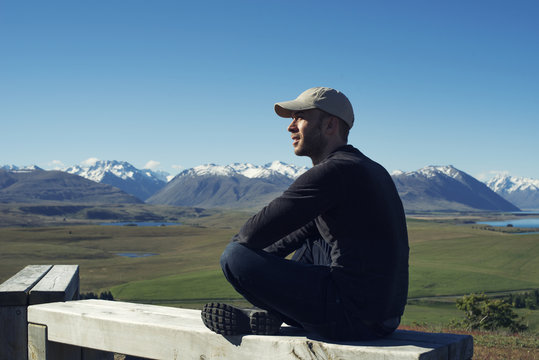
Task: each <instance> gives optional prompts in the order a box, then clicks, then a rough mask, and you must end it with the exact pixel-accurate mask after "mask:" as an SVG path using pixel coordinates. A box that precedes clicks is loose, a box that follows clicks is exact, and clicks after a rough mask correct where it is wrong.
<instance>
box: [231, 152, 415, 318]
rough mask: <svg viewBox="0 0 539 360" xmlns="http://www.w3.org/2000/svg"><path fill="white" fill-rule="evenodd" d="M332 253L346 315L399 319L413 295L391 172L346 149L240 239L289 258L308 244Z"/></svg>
mask: <svg viewBox="0 0 539 360" xmlns="http://www.w3.org/2000/svg"><path fill="white" fill-rule="evenodd" d="M313 236H314V237H317V238H320V237H322V238H323V239H325V241H327V242H328V243H329V244H330V245H331V247H332V250H331V259H332V263H331V276H332V279H333V281H334V283H335V285H336V287H337V290H338V292H339V296H340V297H341V299H342V301H343V305H344V306H345V308H346V310H347V312H348V314H349V317H350V318H351V319H352V320H353V319H354V318H357V319H362V320H371V321H380V320H384V319H388V318H392V317H396V316H400V315H402V313H403V311H404V306H405V304H406V298H407V293H408V254H409V248H408V235H407V230H406V220H405V215H404V210H403V207H402V202H401V200H400V198H399V195H398V193H397V190H396V188H395V185H394V183H393V180H392V179H391V176H390V175H389V174H388V172H387V171H386V170H385V169H384V168H383V167H382V166H381V165H379V164H377V163H376V162H374V161H372V160H371V159H369V158H368V157H366V156H365V155H363V154H362V153H361V152H360V151H359V150H357V149H355V148H354V147H352V146H350V145H347V146H344V147H341V148H339V149H337V150H336V151H334V152H333V153H331V154H330V155H329V156H328V157H327V158H326V159H325V160H323V161H322V162H320V163H319V164H318V165H316V166H314V167H313V168H311V169H310V170H308V171H307V172H305V173H304V174H303V175H301V176H300V177H299V178H298V179H297V180H296V181H295V182H294V183H293V184H292V185H291V186H290V187H289V188H288V189H287V190H286V191H285V192H284V193H283V195H281V196H280V197H278V198H276V199H275V200H273V201H272V202H271V203H269V204H268V205H267V206H266V207H264V208H263V209H262V210H261V211H260V212H258V213H257V214H256V215H254V216H253V217H252V218H250V219H249V220H248V221H247V222H246V223H245V225H244V226H243V227H242V228H241V230H240V232H239V234H237V235H236V236H235V239H234V240H235V241H238V242H240V243H242V244H244V245H246V246H248V247H251V248H256V249H265V250H266V251H268V252H270V253H273V254H275V255H277V256H281V257H285V256H286V255H288V254H290V253H291V252H292V251H294V250H296V249H298V248H299V247H300V246H301V245H302V244H303V242H304V241H305V239H307V238H310V237H313Z"/></svg>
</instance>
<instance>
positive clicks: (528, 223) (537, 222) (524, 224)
mask: <svg viewBox="0 0 539 360" xmlns="http://www.w3.org/2000/svg"><path fill="white" fill-rule="evenodd" d="M477 223H478V224H483V225H490V226H502V227H504V226H507V225H509V224H511V225H513V226H514V227H521V228H539V218H530V219H512V220H503V221H478V222H477Z"/></svg>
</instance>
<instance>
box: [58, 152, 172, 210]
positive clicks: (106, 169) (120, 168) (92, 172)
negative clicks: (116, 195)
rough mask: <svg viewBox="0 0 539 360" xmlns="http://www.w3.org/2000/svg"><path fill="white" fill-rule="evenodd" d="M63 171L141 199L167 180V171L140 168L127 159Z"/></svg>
mask: <svg viewBox="0 0 539 360" xmlns="http://www.w3.org/2000/svg"><path fill="white" fill-rule="evenodd" d="M63 171H65V172H67V173H69V174H75V175H79V176H82V177H83V178H86V179H89V180H92V181H95V182H98V183H103V184H108V185H112V186H115V187H117V188H119V189H121V190H123V191H125V192H126V193H128V194H131V195H134V196H136V197H137V198H139V199H141V200H146V199H147V198H149V197H150V196H152V195H153V194H155V193H156V192H157V191H159V190H160V189H162V188H163V187H164V186H165V185H166V183H167V181H166V176H167V175H168V174H167V173H163V172H160V173H157V172H154V171H152V170H149V169H142V170H139V169H137V168H136V167H134V166H133V165H131V164H130V163H128V162H126V161H115V160H112V161H110V160H105V161H103V160H96V161H94V162H90V163H87V164H85V165H76V166H72V167H69V168H66V169H63Z"/></svg>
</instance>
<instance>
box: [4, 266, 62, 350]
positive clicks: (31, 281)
mask: <svg viewBox="0 0 539 360" xmlns="http://www.w3.org/2000/svg"><path fill="white" fill-rule="evenodd" d="M51 267H52V266H51V265H28V266H26V267H25V268H24V269H22V270H21V271H19V272H18V273H17V274H15V275H14V276H12V277H11V278H10V279H8V280H6V281H5V282H4V283H3V284H0V360H27V359H28V357H27V355H28V350H27V343H28V323H27V320H26V316H27V308H28V294H29V292H30V290H31V289H32V288H33V287H34V285H35V284H37V283H38V282H39V280H41V279H42V278H43V277H44V276H45V275H46V274H47V272H48V271H49V270H50V269H51Z"/></svg>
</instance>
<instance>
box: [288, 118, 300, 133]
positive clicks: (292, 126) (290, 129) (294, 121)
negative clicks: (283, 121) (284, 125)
mask: <svg viewBox="0 0 539 360" xmlns="http://www.w3.org/2000/svg"><path fill="white" fill-rule="evenodd" d="M297 129H298V127H297V125H296V120H295V119H293V120H292V122H291V123H290V125H288V131H289V132H294V131H296V130H297Z"/></svg>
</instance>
